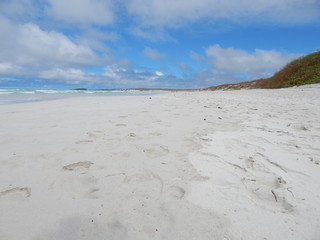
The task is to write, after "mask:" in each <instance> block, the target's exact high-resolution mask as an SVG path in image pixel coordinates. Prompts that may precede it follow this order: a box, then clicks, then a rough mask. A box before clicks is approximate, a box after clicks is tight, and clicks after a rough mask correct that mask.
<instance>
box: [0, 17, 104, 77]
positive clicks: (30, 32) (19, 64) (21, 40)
mask: <svg viewBox="0 0 320 240" xmlns="http://www.w3.org/2000/svg"><path fill="white" fill-rule="evenodd" d="M0 29H1V31H2V37H1V38H0V49H1V54H0V62H1V63H2V64H4V63H5V64H6V65H2V66H7V67H3V68H2V69H4V68H5V69H6V73H7V74H10V69H11V70H12V72H11V74H12V75H13V76H16V75H17V74H23V73H24V74H28V75H34V74H36V72H37V71H42V70H46V69H48V68H53V67H55V68H70V67H81V66H91V65H94V64H99V63H104V59H101V57H99V56H98V55H97V54H95V53H94V52H93V51H92V50H91V49H90V48H89V47H86V46H83V45H80V44H77V43H75V42H73V41H71V40H70V39H69V38H68V37H67V36H65V35H64V34H62V33H60V32H56V31H45V30H42V29H41V28H39V26H37V25H35V24H31V23H28V24H19V25H18V24H14V23H12V22H10V21H9V20H7V19H5V18H3V17H1V16H0ZM8 66H11V67H10V68H9V67H8ZM16 69H20V71H19V73H18V72H16ZM2 74H4V71H2Z"/></svg>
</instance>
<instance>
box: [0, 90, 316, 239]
mask: <svg viewBox="0 0 320 240" xmlns="http://www.w3.org/2000/svg"><path fill="white" fill-rule="evenodd" d="M319 93H320V85H314V86H312V87H310V86H304V87H299V88H291V89H280V90H241V91H217V92H198V93H196V92H195V93H183V92H180V93H168V94H161V95H154V96H150V97H149V96H130V97H123V96H122V97H82V98H70V99H63V100H55V101H45V102H35V103H25V104H14V105H5V106H0V116H1V117H0V121H1V125H0V128H1V131H0V150H1V151H0V164H1V165H0V239H8V240H11V239H12V240H13V239H14V240H18V239H19V240H21V239H25V240H29V239H39V240H40V239H48V240H53V239H55V240H58V239H59V240H61V239H65V240H78V239H90V240H102V239H108V240H109V239H139V240H140V239H299V240H301V239H319V238H320V230H319V226H320V206H319V203H320V180H319V174H320V166H319V161H320V124H319V119H320V95H319Z"/></svg>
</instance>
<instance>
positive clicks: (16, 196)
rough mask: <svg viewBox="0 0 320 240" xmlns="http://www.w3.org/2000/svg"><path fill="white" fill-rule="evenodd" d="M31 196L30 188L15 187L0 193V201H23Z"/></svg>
mask: <svg viewBox="0 0 320 240" xmlns="http://www.w3.org/2000/svg"><path fill="white" fill-rule="evenodd" d="M30 196H31V189H30V188H28V187H22V188H20V187H15V188H11V189H8V190H6V191H3V192H0V199H10V200H23V199H25V198H28V197H30Z"/></svg>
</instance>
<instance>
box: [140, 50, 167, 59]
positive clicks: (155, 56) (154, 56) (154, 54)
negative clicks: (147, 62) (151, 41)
mask: <svg viewBox="0 0 320 240" xmlns="http://www.w3.org/2000/svg"><path fill="white" fill-rule="evenodd" d="M143 55H144V56H145V57H147V58H150V59H153V60H160V59H162V58H164V57H165V55H164V54H161V53H159V52H158V51H157V50H155V49H152V48H150V47H145V48H144V51H143Z"/></svg>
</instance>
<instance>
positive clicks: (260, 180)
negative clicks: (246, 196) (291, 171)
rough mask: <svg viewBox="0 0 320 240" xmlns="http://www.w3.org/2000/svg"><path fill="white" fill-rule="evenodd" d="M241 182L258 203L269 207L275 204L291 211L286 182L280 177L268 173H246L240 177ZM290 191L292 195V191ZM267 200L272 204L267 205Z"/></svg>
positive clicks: (291, 206)
mask: <svg viewBox="0 0 320 240" xmlns="http://www.w3.org/2000/svg"><path fill="white" fill-rule="evenodd" d="M242 183H243V184H244V185H245V187H246V189H247V190H248V191H249V193H250V194H252V195H253V196H254V198H255V199H257V200H259V201H258V202H257V203H258V204H263V205H264V206H269V207H272V205H273V204H276V205H278V206H280V208H281V209H282V210H284V211H289V212H291V211H293V205H292V204H290V203H289V202H288V197H290V195H288V194H289V192H287V189H288V188H286V187H285V184H286V183H287V182H286V181H285V180H284V179H283V178H282V177H276V176H274V175H271V174H268V173H259V175H257V176H254V175H251V174H248V175H247V176H246V177H244V178H243V179H242ZM290 193H291V195H292V192H290ZM263 202H264V203H263ZM267 202H269V203H272V204H271V205H270V204H268V205H267V204H266V203H267Z"/></svg>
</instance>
